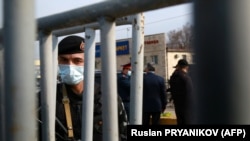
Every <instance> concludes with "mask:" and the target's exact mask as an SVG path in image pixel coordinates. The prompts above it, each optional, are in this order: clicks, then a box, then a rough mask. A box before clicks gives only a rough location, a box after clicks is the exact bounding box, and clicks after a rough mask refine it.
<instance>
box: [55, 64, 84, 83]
mask: <svg viewBox="0 0 250 141" xmlns="http://www.w3.org/2000/svg"><path fill="white" fill-rule="evenodd" d="M83 72H84V67H83V66H73V65H59V75H60V77H61V80H62V82H64V83H66V84H69V85H76V84H78V83H80V82H81V81H82V80H84V77H83Z"/></svg>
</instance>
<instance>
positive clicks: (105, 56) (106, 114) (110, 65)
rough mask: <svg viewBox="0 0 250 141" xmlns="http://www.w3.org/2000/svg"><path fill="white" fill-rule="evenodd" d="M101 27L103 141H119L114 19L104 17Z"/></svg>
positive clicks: (101, 20)
mask: <svg viewBox="0 0 250 141" xmlns="http://www.w3.org/2000/svg"><path fill="white" fill-rule="evenodd" d="M99 22H100V25H101V59H102V76H101V77H102V79H101V90H102V99H103V111H102V113H103V114H102V117H103V141H118V134H119V132H118V131H119V130H118V116H117V115H118V110H117V83H116V82H117V75H116V42H115V22H114V19H108V18H106V17H102V18H100V20H99Z"/></svg>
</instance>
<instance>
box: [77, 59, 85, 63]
mask: <svg viewBox="0 0 250 141" xmlns="http://www.w3.org/2000/svg"><path fill="white" fill-rule="evenodd" d="M75 63H83V60H82V59H76V60H75Z"/></svg>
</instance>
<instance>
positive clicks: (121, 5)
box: [37, 0, 190, 32]
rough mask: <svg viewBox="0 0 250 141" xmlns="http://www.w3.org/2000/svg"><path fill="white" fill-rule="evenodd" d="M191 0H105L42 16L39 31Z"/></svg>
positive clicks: (121, 15) (39, 20) (118, 16)
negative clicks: (120, 0) (118, 0)
mask: <svg viewBox="0 0 250 141" xmlns="http://www.w3.org/2000/svg"><path fill="white" fill-rule="evenodd" d="M186 2H190V0H157V1H156V0H147V1H142V0H133V1H132V0H128V1H122V2H117V1H104V2H99V3H97V4H93V5H89V6H85V7H81V8H78V9H74V10H70V11H67V12H62V13H59V14H54V15H51V16H47V17H42V18H39V19H38V20H37V23H38V31H41V30H43V31H48V32H50V31H52V30H57V29H63V28H68V27H72V26H76V25H83V24H88V23H94V22H96V21H97V20H98V19H99V18H100V17H102V16H107V17H110V18H120V17H123V16H126V15H131V14H134V13H139V12H143V11H149V10H154V9H157V8H163V7H167V6H172V5H176V4H183V3H186Z"/></svg>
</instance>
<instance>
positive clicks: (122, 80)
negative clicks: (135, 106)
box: [117, 63, 131, 119]
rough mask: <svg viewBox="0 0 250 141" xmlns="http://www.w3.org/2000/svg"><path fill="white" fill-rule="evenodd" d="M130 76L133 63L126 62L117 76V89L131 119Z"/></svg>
mask: <svg viewBox="0 0 250 141" xmlns="http://www.w3.org/2000/svg"><path fill="white" fill-rule="evenodd" d="M130 76H131V64H130V63H128V64H124V65H123V66H122V71H121V73H119V74H118V76H117V89H118V94H119V96H120V97H121V99H122V102H123V104H124V107H125V110H126V113H127V116H128V119H129V116H130V115H129V113H130V111H129V109H130Z"/></svg>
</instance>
